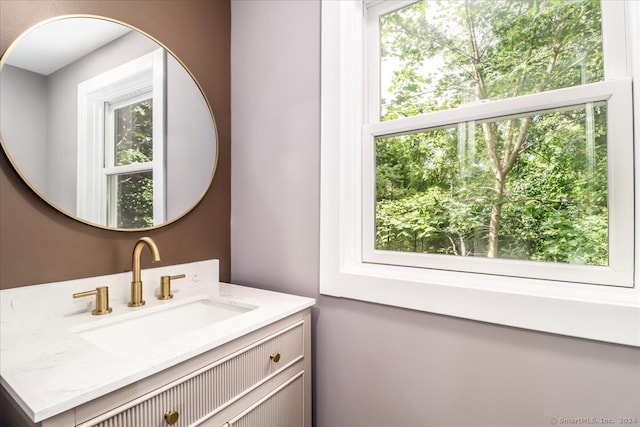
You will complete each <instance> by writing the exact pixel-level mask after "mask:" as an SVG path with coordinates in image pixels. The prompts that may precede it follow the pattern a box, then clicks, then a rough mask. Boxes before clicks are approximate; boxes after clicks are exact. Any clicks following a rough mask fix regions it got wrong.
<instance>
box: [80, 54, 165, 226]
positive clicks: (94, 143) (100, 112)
mask: <svg viewBox="0 0 640 427" xmlns="http://www.w3.org/2000/svg"><path fill="white" fill-rule="evenodd" d="M165 63H166V54H165V51H164V49H156V50H154V51H153V52H151V53H148V54H146V55H143V56H141V57H139V58H136V59H134V60H132V61H129V62H127V63H125V64H122V65H120V66H118V67H115V68H113V69H111V70H109V71H106V72H104V73H102V74H99V75H97V76H95V77H93V78H91V79H88V80H85V81H84V82H82V83H80V84H78V144H77V145H78V178H77V189H78V190H77V203H76V210H77V212H76V213H77V214H78V216H81V217H82V218H86V219H88V220H89V221H91V222H95V223H98V224H107V225H109V226H111V227H115V226H116V225H115V224H112V223H109V217H110V215H108V212H107V209H108V206H109V197H108V194H107V193H108V186H107V180H108V177H109V176H111V175H114V174H120V173H126V172H137V171H145V170H152V171H153V223H154V225H159V224H162V223H164V221H165V217H166V200H165V199H166V197H165V155H164V152H165V139H166V138H165V135H166V130H165V129H166V114H165V111H166V108H165V105H166V65H165ZM145 92H152V93H153V110H154V115H153V146H154V153H153V161H151V162H147V163H142V164H136V165H127V166H126V167H119V168H120V170H118V171H114V168H113V167H111V166H106V165H105V147H104V145H105V143H106V142H105V125H106V122H107V121H108V119H107V117H106V115H107V110H108V108H106V107H105V103H112V102H119V101H120V100H124V99H129V98H133V97H135V96H138V95H140V94H142V93H145Z"/></svg>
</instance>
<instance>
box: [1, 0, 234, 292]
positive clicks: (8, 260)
mask: <svg viewBox="0 0 640 427" xmlns="http://www.w3.org/2000/svg"><path fill="white" fill-rule="evenodd" d="M75 13H84V14H94V15H101V16H106V17H109V18H114V19H117V20H120V21H123V22H126V23H128V24H131V25H133V26H135V27H137V28H139V29H141V30H142V31H144V32H146V33H147V34H149V35H151V36H153V37H155V38H156V39H157V40H159V41H160V42H162V43H163V44H164V45H165V46H166V47H167V48H169V49H170V50H171V51H172V52H173V53H174V54H175V55H176V56H177V57H178V58H180V59H181V60H182V61H183V62H184V63H185V64H186V66H187V67H188V68H189V70H190V71H191V72H192V74H193V75H194V76H195V78H196V80H197V81H198V82H199V83H200V85H201V87H202V89H203V92H204V93H205V95H206V97H207V98H208V99H209V102H210V104H211V108H212V110H213V113H214V116H215V120H216V125H217V130H218V140H219V141H218V144H219V159H218V167H217V171H216V174H215V178H214V180H213V183H212V185H211V188H210V189H209V192H208V193H207V195H206V196H205V197H204V199H203V200H202V201H201V202H200V204H199V205H198V206H197V207H196V208H195V209H194V210H193V211H192V212H191V213H189V214H188V215H186V216H185V217H183V218H182V219H180V220H178V221H176V222H174V223H172V224H170V225H167V226H165V227H162V228H160V229H157V230H152V231H148V232H116V231H107V230H101V229H98V228H94V227H91V226H89V225H85V224H83V223H80V222H77V221H74V220H72V219H70V218H69V217H67V216H65V215H63V214H61V213H59V212H58V211H56V210H55V209H53V208H52V207H51V206H49V205H48V204H47V203H45V202H44V201H42V200H41V199H39V197H38V196H36V195H35V194H34V193H33V192H32V191H31V190H30V189H29V188H28V187H27V186H26V185H25V184H24V183H23V182H22V180H21V179H20V177H19V176H18V175H17V174H16V172H15V171H14V170H13V168H12V166H11V164H10V163H9V161H8V160H7V157H6V155H5V154H4V152H2V153H1V154H0V289H7V288H12V287H17V286H24V285H31V284H37V283H43V282H52V281H59V280H69V279H75V278H81V277H89V276H95V275H102V274H110V273H116V272H123V271H128V270H130V269H131V250H132V249H133V244H134V242H135V241H136V240H137V239H138V238H139V237H141V236H151V237H152V238H153V239H154V240H155V241H156V243H157V244H158V247H159V248H160V255H161V258H162V261H161V262H160V263H158V264H155V265H154V266H156V265H158V266H160V265H171V264H178V263H184V262H190V261H198V260H204V259H211V258H218V259H220V277H221V280H225V281H228V280H229V276H230V243H229V242H230V226H229V216H230V140H231V124H230V123H231V117H230V116H231V107H230V105H231V101H230V31H231V14H230V5H229V1H227V0H215V1H211V0H201V1H198V0H182V1H158V0H156V1H153V2H152V1H148V0H141V1H136V0H126V1H83V0H58V1H15V0H0V52H5V51H6V49H7V48H8V47H9V45H10V44H11V43H12V42H13V40H14V39H15V38H16V37H17V36H18V35H20V34H21V33H22V32H23V31H25V30H26V29H27V28H29V27H30V26H32V25H34V24H36V23H38V22H39V21H41V20H43V19H48V18H51V17H55V16H59V15H66V14H75ZM0 96H1V95H0ZM185 108H188V106H185ZM150 264H151V263H150V260H149V257H148V255H143V267H148V266H150Z"/></svg>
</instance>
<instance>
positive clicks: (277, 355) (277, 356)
mask: <svg viewBox="0 0 640 427" xmlns="http://www.w3.org/2000/svg"><path fill="white" fill-rule="evenodd" d="M269 359H271V360H273V361H274V362H275V363H278V362H279V361H280V353H273V354H272V355H271V356H269Z"/></svg>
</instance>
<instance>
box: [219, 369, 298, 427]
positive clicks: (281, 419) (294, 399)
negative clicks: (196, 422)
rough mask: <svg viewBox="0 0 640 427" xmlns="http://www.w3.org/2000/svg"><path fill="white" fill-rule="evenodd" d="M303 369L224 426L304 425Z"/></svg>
mask: <svg viewBox="0 0 640 427" xmlns="http://www.w3.org/2000/svg"><path fill="white" fill-rule="evenodd" d="M304 399H305V396H304V371H302V372H300V373H298V374H297V375H296V376H295V377H293V378H291V379H290V380H289V381H287V382H286V383H284V384H283V385H281V386H280V387H278V388H277V389H275V390H274V391H273V392H271V393H270V394H269V395H267V396H265V397H264V398H263V399H261V400H260V401H258V402H257V403H256V404H254V405H253V406H251V407H250V408H249V409H247V410H246V411H244V412H243V413H242V414H240V415H238V416H237V417H235V418H234V419H233V420H231V421H229V422H228V423H227V424H226V425H225V426H224V427H255V426H260V427H283V426H303V425H304V419H305V414H304V406H305V405H304Z"/></svg>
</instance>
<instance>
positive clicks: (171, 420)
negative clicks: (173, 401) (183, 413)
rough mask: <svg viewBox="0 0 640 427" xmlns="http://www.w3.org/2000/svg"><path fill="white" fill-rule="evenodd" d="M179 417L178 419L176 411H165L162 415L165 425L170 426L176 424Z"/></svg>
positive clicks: (178, 415)
mask: <svg viewBox="0 0 640 427" xmlns="http://www.w3.org/2000/svg"><path fill="white" fill-rule="evenodd" d="M179 417H180V414H178V411H167V412H165V413H164V419H165V420H166V421H167V424H169V425H170V426H172V425H174V424H175V423H177V422H178V418H179Z"/></svg>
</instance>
